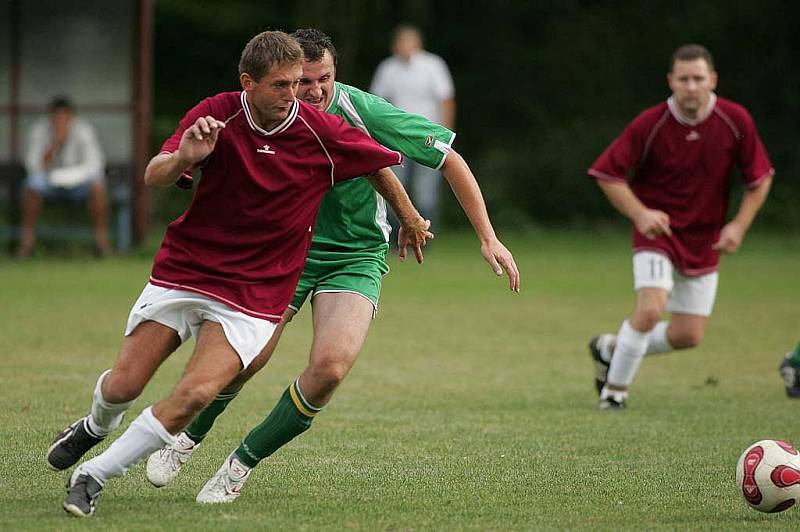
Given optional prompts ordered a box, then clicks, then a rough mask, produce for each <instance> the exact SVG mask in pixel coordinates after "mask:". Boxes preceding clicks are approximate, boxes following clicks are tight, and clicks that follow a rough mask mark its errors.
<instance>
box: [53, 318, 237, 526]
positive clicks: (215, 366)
mask: <svg viewBox="0 0 800 532" xmlns="http://www.w3.org/2000/svg"><path fill="white" fill-rule="evenodd" d="M241 367H242V363H241V359H240V358H239V355H238V354H237V352H236V350H235V349H234V348H233V347H232V346H231V345H230V343H229V342H228V340H227V338H226V337H225V333H224V331H223V329H222V326H221V325H220V324H219V323H216V322H212V321H205V322H203V324H202V325H201V326H200V330H199V332H198V335H197V344H196V346H195V350H194V353H193V354H192V358H191V359H190V360H189V364H188V365H187V367H186V371H185V372H184V375H183V377H181V379H180V381H179V382H178V385H177V386H176V387H175V389H174V390H173V391H172V393H171V394H170V395H169V397H167V398H166V399H164V400H162V401H159V402H158V403H156V404H155V405H154V406H152V407H148V408H146V409H145V410H144V411H143V412H142V413H141V414H140V415H139V417H137V418H136V419H135V420H134V421H133V422H132V423H131V424H130V426H129V427H128V429H127V430H126V431H125V432H124V433H123V434H122V435H121V436H120V437H119V438H118V439H117V440H116V441H115V442H114V443H113V444H112V445H111V446H110V447H109V448H108V449H106V451H105V452H103V453H102V454H100V455H99V456H97V457H95V458H93V459H92V460H89V461H88V462H85V463H83V464H81V465H80V466H79V467H78V468H76V470H75V472H74V473H73V475H72V477H71V479H70V488H69V491H68V494H67V499H66V501H65V502H64V508H65V509H66V510H67V511H68V512H70V513H72V514H74V515H78V516H84V517H85V516H87V515H91V514H92V513H93V512H94V505H95V501H96V499H97V496H98V495H99V492H100V490H101V489H102V487H103V485H104V484H105V483H106V482H107V481H108V480H110V479H112V478H115V477H120V476H122V475H124V474H125V473H126V472H127V471H128V469H129V468H130V467H131V466H132V465H134V464H135V463H136V462H138V461H139V460H141V459H142V458H144V457H145V456H147V455H148V454H150V453H151V452H152V451H154V450H156V449H158V448H160V447H161V446H163V445H164V444H165V443H171V442H173V441H174V439H175V438H174V436H173V434H175V433H177V432H178V431H180V430H181V429H182V428H183V427H184V426H185V425H186V424H187V423H189V421H190V420H191V419H192V417H194V415H196V414H197V413H198V412H199V411H200V410H202V409H203V408H204V407H205V406H206V404H208V402H209V401H211V399H212V398H213V397H214V396H215V395H216V394H217V393H218V392H219V391H220V390H221V389H222V388H223V387H224V386H225V385H226V384H227V383H229V382H230V381H231V379H232V378H233V377H234V376H235V375H236V374H237V373H238V372H239V371H240V369H241Z"/></svg>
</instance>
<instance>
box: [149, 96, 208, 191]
mask: <svg viewBox="0 0 800 532" xmlns="http://www.w3.org/2000/svg"><path fill="white" fill-rule="evenodd" d="M208 115H211V116H214V112H213V109H212V104H211V98H206V99H204V100H202V101H201V102H200V103H198V104H197V105H195V106H194V107H192V108H191V109H190V110H189V111H188V112H187V113H186V114H185V115H184V116H183V118H182V119H181V121H180V122H178V128H177V129H176V130H175V132H174V133H173V134H172V136H171V137H169V138H168V139H167V140H165V141H164V143H163V144H162V145H161V150H159V153H175V152H176V151H178V147H179V146H180V145H181V137H183V133H184V132H185V131H186V130H187V129H189V128H190V127H191V126H192V125H193V124H194V123H195V121H197V119H198V118H200V117H201V116H208ZM217 118H218V117H217ZM203 164H204V163H203V162H201V163H197V164H195V165H192V166H189V167H187V168H186V169H185V170H184V171H183V173H182V174H181V176H180V177H179V178H178V181H177V182H176V183H175V184H176V185H177V186H179V187H181V188H191V187H192V182H193V178H192V170H194V169H195V167H198V166H202V165H203Z"/></svg>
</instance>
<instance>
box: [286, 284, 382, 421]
mask: <svg viewBox="0 0 800 532" xmlns="http://www.w3.org/2000/svg"><path fill="white" fill-rule="evenodd" d="M313 303H314V341H313V343H312V345H311V354H310V357H309V364H308V367H307V368H306V369H305V371H303V373H302V374H301V375H300V389H301V390H303V395H304V396H305V398H306V399H307V400H308V401H309V402H310V403H312V404H313V405H315V406H318V407H322V406H324V405H326V404H327V403H328V401H330V399H331V397H332V396H333V392H334V391H335V390H336V388H337V386H339V384H340V383H341V382H342V380H343V379H344V378H345V376H346V375H347V373H348V372H349V371H350V369H351V368H352V367H353V365H354V364H355V362H356V358H357V357H358V354H359V353H360V352H361V348H362V347H363V346H364V342H365V341H366V340H367V333H368V332H369V326H370V324H371V323H372V316H373V313H374V307H373V305H372V302H371V301H369V300H368V299H366V298H365V297H363V296H361V295H358V294H352V293H346V292H344V293H322V294H319V295H317V296H316V297H315V298H314V302H313Z"/></svg>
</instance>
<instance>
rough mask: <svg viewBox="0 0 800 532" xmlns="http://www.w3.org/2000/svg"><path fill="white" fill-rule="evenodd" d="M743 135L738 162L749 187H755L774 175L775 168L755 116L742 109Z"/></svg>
mask: <svg viewBox="0 0 800 532" xmlns="http://www.w3.org/2000/svg"><path fill="white" fill-rule="evenodd" d="M741 126H742V137H741V140H740V142H739V153H738V154H737V157H738V160H737V164H738V165H739V168H740V169H741V171H742V178H743V179H744V182H745V185H746V186H747V187H748V188H755V187H757V186H758V185H759V184H761V182H762V181H764V179H766V178H768V177H770V176H772V174H774V173H775V170H774V169H773V168H772V163H771V162H770V160H769V156H768V155H767V149H766V148H765V147H764V143H763V142H761V137H760V136H759V134H758V129H757V128H756V125H755V122H754V121H753V118H752V117H751V116H750V114H749V113H748V112H747V111H744V110H743V111H742V120H741Z"/></svg>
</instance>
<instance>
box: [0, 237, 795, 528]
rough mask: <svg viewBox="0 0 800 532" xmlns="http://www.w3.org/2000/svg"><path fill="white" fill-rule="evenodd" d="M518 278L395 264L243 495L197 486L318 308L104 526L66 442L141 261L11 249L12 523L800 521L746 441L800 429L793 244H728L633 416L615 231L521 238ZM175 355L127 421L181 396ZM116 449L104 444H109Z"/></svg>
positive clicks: (440, 258)
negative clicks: (784, 365) (610, 356)
mask: <svg viewBox="0 0 800 532" xmlns="http://www.w3.org/2000/svg"><path fill="white" fill-rule="evenodd" d="M508 243H509V245H510V247H511V248H512V249H513V250H514V252H515V255H516V258H517V262H518V264H519V266H520V269H521V271H522V274H523V291H522V293H520V294H518V295H514V294H512V293H510V292H509V291H508V289H507V283H506V281H505V279H497V278H495V277H494V276H493V275H492V274H491V272H490V270H489V269H488V267H487V266H486V265H485V264H484V263H483V261H482V260H481V258H480V255H479V250H478V246H477V244H476V242H475V241H474V239H472V238H470V237H468V236H465V235H459V234H455V235H450V234H447V233H441V234H439V235H437V240H436V243H435V247H434V248H433V250H432V251H431V253H430V254H429V256H428V258H427V260H426V263H425V264H424V265H423V266H417V265H416V264H414V263H406V264H397V263H396V261H393V263H392V269H393V272H392V273H391V274H390V275H389V276H388V277H387V278H386V282H385V285H384V293H383V299H382V305H383V306H382V308H381V311H380V313H379V315H378V319H377V320H376V321H375V323H374V325H373V327H372V331H371V333H370V337H369V339H368V341H367V345H366V347H365V348H364V351H363V352H362V355H361V358H360V360H359V362H358V364H357V365H356V367H355V369H354V370H353V371H352V373H351V374H350V376H348V378H347V380H346V381H345V382H344V384H343V385H342V386H341V388H340V390H339V391H338V392H337V395H336V397H335V399H334V400H333V402H332V403H331V404H330V405H329V407H328V408H327V409H326V411H325V412H324V413H323V414H321V415H320V416H319V417H318V418H317V420H316V421H315V422H314V427H313V429H312V430H310V431H309V432H308V433H306V434H304V435H303V436H301V437H300V438H298V439H297V440H296V441H294V442H292V443H291V444H289V445H288V446H287V447H285V448H284V449H282V450H281V451H279V452H278V453H277V454H276V455H274V456H273V457H272V458H270V459H269V460H267V461H265V462H264V463H262V464H261V465H260V466H259V468H258V469H257V470H256V472H255V473H254V475H253V476H252V477H251V479H250V481H249V482H248V484H247V486H246V488H245V490H244V491H243V495H242V497H241V498H240V499H239V500H238V501H237V502H236V503H235V504H233V505H229V506H216V507H201V506H199V505H197V504H195V503H194V496H195V495H196V493H197V491H198V490H199V489H200V487H201V486H202V484H203V483H204V482H205V480H206V479H207V478H208V477H209V476H210V475H211V474H213V472H214V471H215V470H216V468H217V467H218V465H219V463H221V461H222V459H223V458H224V457H225V456H226V454H227V453H228V452H230V450H232V449H233V448H234V447H235V446H236V445H237V444H238V442H239V440H240V438H241V437H242V436H243V435H244V434H245V433H246V432H247V431H248V430H249V429H250V428H251V427H252V426H253V425H255V424H256V423H258V422H259V421H260V420H261V419H262V417H263V416H264V415H266V413H267V412H268V411H269V410H270V408H271V407H272V405H273V404H274V402H275V401H276V400H277V398H278V397H279V395H280V393H281V392H282V391H283V389H284V388H285V387H286V385H287V384H288V383H289V382H290V380H291V379H292V377H293V376H295V375H297V374H298V373H299V371H301V369H302V368H303V367H304V364H305V361H306V356H307V350H308V347H309V344H310V335H309V332H310V329H309V325H310V323H309V319H308V318H309V316H308V314H309V312H308V310H307V309H306V310H304V312H303V313H301V315H300V316H299V317H298V318H297V319H296V320H295V323H293V324H292V325H291V326H290V327H289V329H288V330H287V332H286V334H285V335H284V338H283V340H282V344H281V346H280V348H279V350H278V354H277V355H276V357H275V358H274V359H273V361H272V362H271V363H270V365H269V366H268V367H267V368H266V369H265V370H264V371H263V372H262V373H261V374H259V375H258V376H257V377H256V378H255V379H253V381H252V382H251V383H250V384H249V385H248V387H247V388H246V389H245V391H244V392H243V393H242V394H241V395H240V397H239V398H238V399H237V400H236V401H235V402H234V403H232V405H231V407H230V408H229V410H228V412H226V413H225V414H224V415H223V416H222V417H221V418H220V420H219V422H218V423H217V426H216V428H215V431H214V432H213V433H212V435H211V436H210V437H209V438H208V439H207V440H206V443H205V444H204V446H203V447H202V448H201V449H200V450H199V451H198V453H197V454H196V455H195V457H194V458H193V460H192V462H190V464H189V465H188V466H187V468H186V469H185V472H184V474H183V475H182V476H181V477H180V478H179V479H178V480H177V481H176V482H175V483H174V484H173V485H171V486H169V487H167V488H164V489H161V490H156V489H155V488H151V487H150V486H149V484H148V483H147V481H146V479H145V477H144V468H143V466H142V465H139V466H137V467H135V468H134V469H133V470H132V471H131V473H130V474H129V475H128V476H127V477H126V478H124V479H119V480H116V481H113V482H111V483H110V484H109V485H108V487H107V488H106V490H105V491H104V495H103V498H102V499H101V501H100V504H99V507H98V514H97V515H96V517H95V518H93V519H91V520H77V519H70V518H68V517H67V516H66V514H64V512H63V511H62V510H61V502H62V500H63V496H64V489H63V484H64V481H65V479H66V477H67V474H66V473H54V472H52V471H49V470H48V469H46V467H45V463H44V460H43V456H44V452H45V450H46V448H47V446H48V445H49V442H50V440H51V438H52V436H53V434H54V433H56V432H57V431H58V430H60V429H61V428H62V427H63V426H64V425H65V424H66V423H67V422H69V421H71V420H73V419H74V418H76V417H78V416H80V415H83V414H85V412H86V411H87V409H88V407H89V401H90V397H91V391H92V387H93V386H94V382H95V379H96V377H97V375H98V374H99V373H100V371H102V370H103V369H105V368H107V367H110V365H111V364H112V363H113V360H114V357H115V354H116V350H117V348H118V347H119V344H120V338H121V331H122V329H123V327H124V324H125V320H126V317H127V313H128V310H129V307H130V305H131V304H132V303H133V301H134V300H135V298H136V296H137V295H138V293H139V291H140V290H141V288H142V286H143V284H144V282H145V280H146V278H147V274H148V273H149V267H150V258H149V256H147V257H145V256H142V257H131V258H114V259H111V260H108V261H104V262H97V261H91V260H88V259H87V260H85V261H81V260H66V259H48V258H39V259H36V260H34V261H30V262H27V263H10V262H8V261H5V262H3V263H2V264H0V294H2V295H1V296H0V316H2V317H3V319H2V320H0V357H2V358H0V362H1V364H0V383H2V384H1V386H2V393H0V460H2V464H3V465H2V475H0V508H2V511H0V525H3V526H4V528H5V529H8V530H23V529H47V530H53V529H64V530H73V529H90V530H100V529H102V530H146V529H150V530H176V529H177V530H180V529H194V530H257V529H266V530H342V529H356V530H409V529H410V530H430V529H438V530H450V529H455V530H458V529H470V530H556V529H568V530H623V529H624V530H797V529H798V528H800V510H797V509H792V510H789V511H787V512H785V513H783V514H779V515H766V514H760V513H758V512H755V511H753V510H750V509H749V508H747V507H746V506H745V504H744V503H743V502H742V500H740V497H739V496H738V494H737V492H736V489H735V486H734V482H733V474H734V464H735V463H736V460H737V458H738V456H739V453H740V452H741V451H742V450H743V449H744V448H745V447H746V446H747V445H749V444H750V443H752V442H753V441H755V440H758V439H762V438H767V437H770V438H784V439H786V440H788V441H794V442H796V443H800V425H798V423H797V421H796V419H797V418H796V417H795V416H796V408H797V406H798V405H797V404H794V403H792V402H791V401H789V400H788V399H787V398H786V397H785V395H784V392H783V387H782V385H781V381H780V379H779V376H778V373H777V371H776V369H777V364H778V362H779V357H780V356H781V355H782V354H783V353H784V352H785V351H787V350H788V349H790V348H791V347H793V346H794V344H795V342H797V341H798V339H800V328H798V318H799V317H800V297H798V295H800V290H798V281H797V272H798V271H800V270H799V269H798V268H800V266H798V265H800V241H798V239H797V238H796V237H794V238H792V237H779V236H770V235H751V236H750V237H749V239H748V240H747V241H746V242H745V247H744V249H743V251H742V252H741V253H740V254H738V255H736V256H732V257H727V258H726V259H725V260H724V262H723V267H722V270H721V282H720V288H719V295H718V298H717V305H716V308H715V313H714V316H713V317H712V319H711V321H710V323H709V327H708V331H707V335H706V338H705V341H704V343H703V344H702V345H701V346H700V347H698V348H697V349H694V350H692V351H688V352H684V353H677V354H673V355H670V356H662V357H654V358H652V359H647V360H646V361H645V362H644V363H643V365H642V369H641V371H640V373H639V375H638V378H637V380H636V382H635V385H634V388H633V389H632V394H631V400H630V406H629V410H628V411H627V412H624V413H608V412H599V411H597V410H596V395H595V393H594V390H593V385H592V370H591V365H590V361H589V357H588V355H587V353H586V348H585V343H586V341H587V339H588V338H589V336H591V335H592V334H595V333H598V332H602V331H613V330H616V329H617V327H618V326H619V322H620V320H621V319H622V318H623V317H624V316H625V315H626V314H627V313H628V312H629V311H630V309H631V306H632V302H633V295H632V290H631V274H630V269H631V268H630V257H629V254H628V238H627V235H626V234H624V233H613V232H612V233H596V234H592V235H588V234H577V233H544V232H536V233H532V234H528V235H517V236H512V237H511V238H510V239H509V242H508ZM188 355H189V350H188V348H187V347H184V348H182V349H181V350H180V351H179V352H177V353H176V354H175V355H173V357H172V358H171V359H170V360H169V361H168V362H167V363H166V364H165V365H164V367H163V368H162V369H161V371H160V372H159V373H158V374H157V375H156V377H155V379H154V380H153V382H152V383H151V385H150V386H149V387H148V388H147V389H146V391H145V393H144V395H143V397H141V398H140V399H139V401H138V402H137V403H136V405H135V407H134V408H133V410H132V411H131V412H130V414H129V416H128V418H127V420H128V421H130V420H131V419H133V418H134V417H135V415H137V414H138V412H139V411H140V410H141V409H142V408H144V407H145V406H147V405H148V404H151V403H152V402H154V401H156V400H158V399H159V398H161V397H162V396H164V395H165V394H166V393H168V392H169V390H170V389H171V386H172V385H173V384H174V383H175V381H176V380H177V378H178V377H179V375H180V372H181V370H182V368H183V365H184V364H185V363H186V360H187V357H188ZM105 445H107V444H105V443H104V444H103V446H101V447H100V448H101V449H102V448H103V447H104V446H105Z"/></svg>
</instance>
